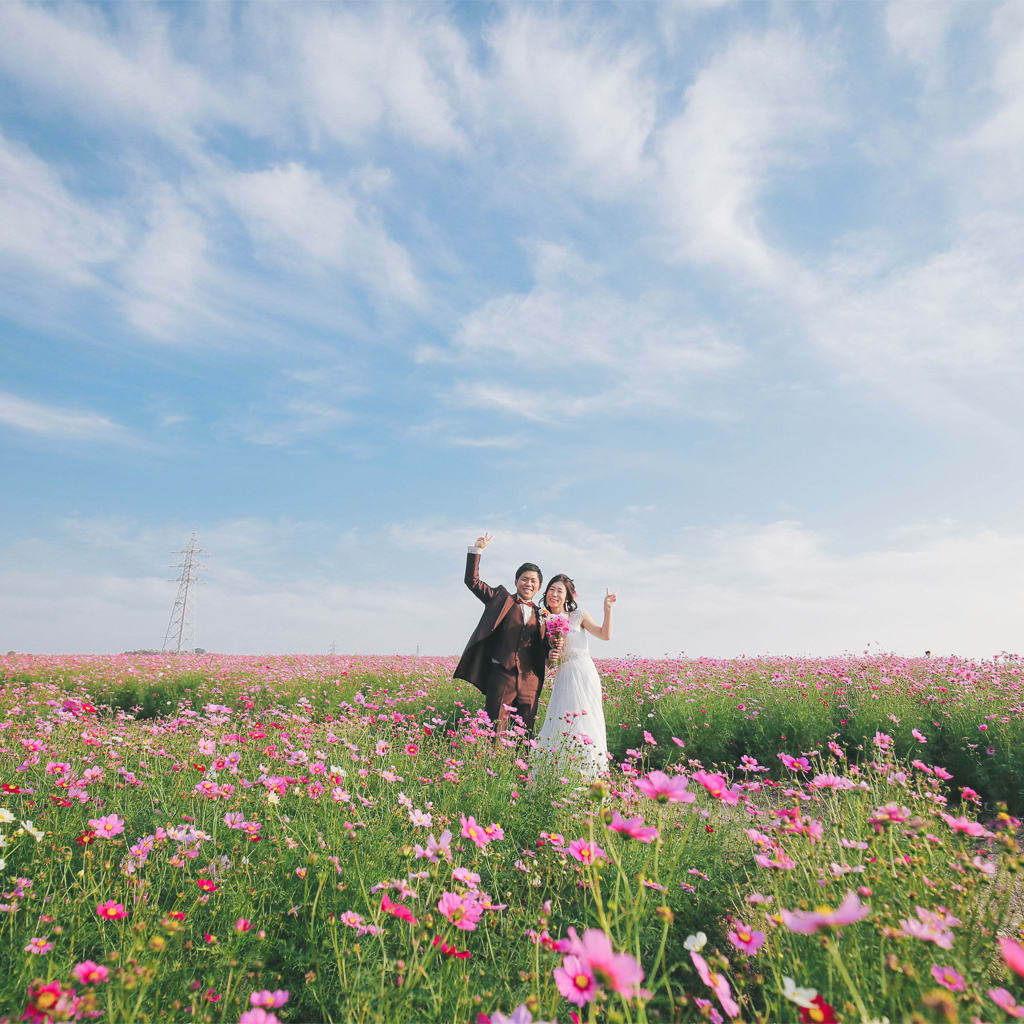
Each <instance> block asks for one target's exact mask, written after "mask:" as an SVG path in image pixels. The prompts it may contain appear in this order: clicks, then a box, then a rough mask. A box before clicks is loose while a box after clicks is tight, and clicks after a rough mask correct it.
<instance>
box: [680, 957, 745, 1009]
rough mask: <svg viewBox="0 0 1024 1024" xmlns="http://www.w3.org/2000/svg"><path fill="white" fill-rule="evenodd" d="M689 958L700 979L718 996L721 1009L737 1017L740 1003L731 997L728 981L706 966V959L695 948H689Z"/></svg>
mask: <svg viewBox="0 0 1024 1024" xmlns="http://www.w3.org/2000/svg"><path fill="white" fill-rule="evenodd" d="M690 959H691V960H692V961H693V966H694V967H696V968H697V973H698V974H699V975H700V980H701V981H703V982H704V984H705V985H707V987H708V988H709V989H711V991H712V992H714V993H715V995H716V996H717V997H718V1001H719V1002H720V1003H721V1004H722V1009H723V1010H725V1012H726V1013H727V1014H728V1015H729V1016H730V1017H738V1016H739V1015H740V1004H739V1003H737V1002H736V1000H735V999H733V997H732V989H731V988H730V987H729V982H728V980H727V979H726V978H725V976H724V975H721V974H719V973H718V972H717V971H712V970H711V968H710V967H708V962H707V960H705V959H704V957H702V956H701V955H700V953H698V952H697V951H696V950H693V949H691V950H690Z"/></svg>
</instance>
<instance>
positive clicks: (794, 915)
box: [780, 891, 871, 935]
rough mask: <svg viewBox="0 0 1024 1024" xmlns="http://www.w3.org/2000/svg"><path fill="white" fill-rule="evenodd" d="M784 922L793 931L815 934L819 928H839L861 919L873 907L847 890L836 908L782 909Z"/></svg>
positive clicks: (802, 933) (801, 933)
mask: <svg viewBox="0 0 1024 1024" xmlns="http://www.w3.org/2000/svg"><path fill="white" fill-rule="evenodd" d="M780 913H781V915H782V922H783V924H785V926H786V927H787V928H788V929H789V930H790V931H791V932H797V933H798V934H800V935H813V934H814V933H815V932H816V931H818V929H819V928H837V927H839V926H840V925H844V924H853V923H854V922H855V921H861V920H863V919H864V918H865V917H867V916H868V914H870V913H871V908H870V907H868V906H866V905H864V904H862V903H861V901H860V897H859V896H858V895H857V894H856V893H855V892H853V891H850V892H847V894H846V895H845V896H844V897H843V902H842V903H840V904H839V907H838V908H837V909H836V910H832V908H831V907H819V908H818V909H817V910H782V911H780Z"/></svg>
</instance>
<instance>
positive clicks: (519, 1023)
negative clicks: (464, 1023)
mask: <svg viewBox="0 0 1024 1024" xmlns="http://www.w3.org/2000/svg"><path fill="white" fill-rule="evenodd" d="M477 1020H478V1024H480V1020H479V1018H477ZM491 1024H554V1022H553V1021H544V1020H534V1019H533V1014H532V1013H530V1011H529V1009H528V1008H527V1006H526V1003H520V1004H519V1005H518V1006H517V1007H516V1008H515V1009H514V1010H513V1011H512V1012H511V1013H508V1014H505V1013H502V1012H501V1011H500V1010H496V1011H495V1012H494V1013H492V1014H491Z"/></svg>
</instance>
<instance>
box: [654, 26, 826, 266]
mask: <svg viewBox="0 0 1024 1024" xmlns="http://www.w3.org/2000/svg"><path fill="white" fill-rule="evenodd" d="M830 70H831V65H830V57H829V48H828V46H827V44H823V42H822V40H817V41H816V42H815V44H813V45H812V44H811V43H809V42H807V41H806V40H805V39H804V38H803V37H802V36H800V35H799V34H797V33H796V32H792V31H771V32H768V33H765V34H764V35H760V36H753V35H741V36H738V37H735V38H733V39H731V40H730V42H729V43H728V45H727V46H726V47H725V49H723V50H722V51H721V52H720V53H719V54H717V55H716V56H715V57H714V58H713V59H712V60H711V62H710V63H709V64H708V65H707V66H706V67H704V68H703V69H702V70H701V71H700V73H699V74H698V75H697V78H696V80H695V81H694V83H693V84H692V85H691V86H690V87H689V89H687V91H686V95H685V97H684V103H685V110H684V111H683V113H682V114H681V115H680V116H679V117H677V118H675V119H674V120H673V121H671V122H670V123H669V124H668V125H667V126H666V127H665V128H664V129H663V130H662V131H661V132H660V133H659V138H658V143H657V149H658V153H659V156H660V159H661V162H662V182H661V186H660V194H659V199H660V203H661V206H662V208H663V210H664V213H665V214H666V216H667V217H668V218H669V221H670V224H671V226H672V227H673V228H674V237H675V239H676V247H677V251H678V253H679V254H680V256H682V257H683V258H685V259H688V260H693V261H697V262H712V263H718V264H721V265H723V266H726V267H729V268H731V269H732V270H733V271H735V270H736V269H737V268H743V269H744V270H746V271H748V272H752V273H754V274H755V275H757V276H758V277H761V278H763V279H765V280H768V281H771V282H776V283H777V282H780V281H782V280H784V278H785V276H786V275H787V274H789V273H791V272H792V271H793V264H792V261H791V260H789V259H788V258H787V257H786V255H785V254H784V253H782V252H780V251H779V250H778V249H776V248H775V247H773V245H772V244H771V242H770V241H769V240H768V239H766V237H765V234H764V231H763V229H762V225H761V224H760V222H759V215H760V210H759V205H758V204H759V201H760V200H761V199H763V198H764V195H765V193H766V191H767V190H768V189H769V188H770V186H771V185H772V183H773V181H774V180H775V178H774V176H776V175H777V174H778V173H779V172H783V173H784V172H786V171H791V170H792V169H793V168H796V167H799V166H801V165H802V164H803V163H804V162H805V161H806V159H807V156H808V153H810V152H812V151H813V147H814V145H815V144H816V143H818V142H819V141H820V140H821V138H822V137H823V136H824V134H825V133H826V132H827V131H828V130H829V129H831V128H834V127H835V126H836V124H837V118H836V99H837V97H836V95H835V91H834V90H833V89H831V88H830V84H829V73H830Z"/></svg>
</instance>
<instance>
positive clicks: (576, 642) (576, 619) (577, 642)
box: [565, 608, 590, 659]
mask: <svg viewBox="0 0 1024 1024" xmlns="http://www.w3.org/2000/svg"><path fill="white" fill-rule="evenodd" d="M582 619H583V609H582V608H577V609H576V611H574V612H569V625H570V626H572V629H570V630H569V633H568V635H567V636H566V638H565V657H566V659H569V658H578V657H579V656H580V655H584V654H585V655H588V656H589V654H590V634H589V633H588V632H587V631H586V630H585V629H584V628H583V627H582V626H581V625H580V622H581V621H582Z"/></svg>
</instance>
